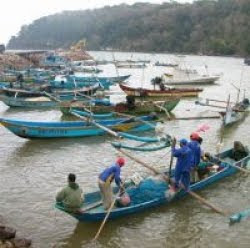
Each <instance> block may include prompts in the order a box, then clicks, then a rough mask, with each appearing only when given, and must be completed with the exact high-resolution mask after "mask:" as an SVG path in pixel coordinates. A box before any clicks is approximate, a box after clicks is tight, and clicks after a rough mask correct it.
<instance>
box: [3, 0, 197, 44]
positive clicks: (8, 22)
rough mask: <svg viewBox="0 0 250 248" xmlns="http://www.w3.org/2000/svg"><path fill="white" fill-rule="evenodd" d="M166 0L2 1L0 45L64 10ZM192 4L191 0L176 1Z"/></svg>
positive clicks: (165, 0)
mask: <svg viewBox="0 0 250 248" xmlns="http://www.w3.org/2000/svg"><path fill="white" fill-rule="evenodd" d="M167 1H168V0H2V1H1V14H0V44H1V43H4V44H7V42H8V41H9V39H10V38H11V36H12V35H16V34H17V33H18V32H19V31H20V28H21V26H22V25H25V24H30V23H32V21H34V20H36V19H38V18H40V17H42V16H47V15H51V14H55V13H58V12H62V11H64V10H81V9H82V10H85V9H94V8H101V7H103V6H105V5H111V6H112V5H118V4H121V3H126V4H133V3H135V2H150V3H156V4H157V3H163V2H167ZM177 1H178V2H182V3H184V2H192V1H193V0H177Z"/></svg>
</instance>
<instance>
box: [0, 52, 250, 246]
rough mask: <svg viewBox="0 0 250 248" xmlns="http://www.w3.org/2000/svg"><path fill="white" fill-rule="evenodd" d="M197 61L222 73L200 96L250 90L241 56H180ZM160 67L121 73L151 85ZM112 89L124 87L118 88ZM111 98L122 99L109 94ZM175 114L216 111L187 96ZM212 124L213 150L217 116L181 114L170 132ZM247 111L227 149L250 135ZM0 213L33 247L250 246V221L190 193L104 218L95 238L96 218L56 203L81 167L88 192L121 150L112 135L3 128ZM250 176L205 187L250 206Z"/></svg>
mask: <svg viewBox="0 0 250 248" xmlns="http://www.w3.org/2000/svg"><path fill="white" fill-rule="evenodd" d="M92 54H93V55H95V56H96V57H98V58H103V59H112V57H113V55H112V54H111V53H104V52H93V53H92ZM115 58H116V59H119V60H122V59H131V54H128V53H116V54H115ZM173 58H174V56H170V55H163V54H155V55H153V54H134V55H133V57H132V59H134V60H136V59H150V60H151V61H152V62H155V61H157V60H160V61H168V60H169V59H173ZM183 60H184V61H185V62H186V63H187V64H189V65H191V66H192V67H193V68H195V69H198V70H199V71H200V72H201V73H205V71H204V68H205V67H204V64H207V66H208V70H209V72H210V73H223V76H222V78H221V79H220V81H219V82H218V85H214V86H207V87H204V92H203V93H202V94H201V97H210V98H216V99H223V100H226V99H227V96H228V94H229V93H231V97H232V98H233V99H235V98H236V93H237V92H236V90H235V89H234V87H233V86H232V85H231V83H234V84H235V85H238V86H239V85H240V83H241V86H242V88H245V89H246V90H247V91H246V96H248V97H249V92H250V82H249V78H250V67H247V66H244V65H243V59H237V58H223V57H203V56H186V57H185V58H183V59H182V61H183ZM103 68H104V69H105V73H106V74H108V75H116V70H115V69H114V67H113V66H112V65H107V66H103ZM165 71H166V69H165V68H162V67H153V66H149V67H148V68H146V69H144V70H125V69H123V70H122V69H121V70H119V74H120V75H124V74H127V73H129V74H131V75H132V77H131V79H130V82H131V84H134V85H138V86H140V85H146V84H147V83H149V81H150V79H151V78H152V77H154V76H159V75H160V74H161V73H163V72H165ZM113 91H119V88H118V87H114V88H113ZM112 97H113V98H114V100H119V99H121V98H122V96H121V95H119V96H112ZM174 114H175V116H176V117H186V116H199V115H203V116H206V115H215V114H216V113H214V112H211V111H209V109H208V108H203V107H200V106H197V105H195V104H194V100H193V99H190V100H182V101H181V102H180V104H179V105H178V106H177V108H176V109H175V111H174ZM0 116H5V117H7V116H8V117H16V118H20V119H29V120H48V121H53V120H60V118H61V113H60V111H57V110H51V111H37V110H32V111H31V110H29V111H22V110H13V109H9V108H8V107H6V106H5V105H4V104H3V103H1V104H0ZM202 124H207V125H209V126H210V127H211V128H210V130H208V131H207V132H206V133H204V134H203V138H204V144H203V147H204V150H207V151H210V152H216V145H217V144H218V142H219V140H220V138H221V137H220V136H221V130H220V124H221V123H220V120H219V119H207V120H190V121H186V120H179V121H171V122H166V123H165V124H164V125H165V128H166V130H167V131H168V132H169V134H172V135H175V136H176V137H177V138H181V137H188V136H189V134H190V132H192V131H195V130H196V129H197V128H198V127H199V126H200V125H202ZM249 124H250V116H247V117H246V118H245V120H244V122H241V123H238V124H236V125H234V126H232V127H231V128H229V129H227V130H226V131H225V132H224V133H223V148H228V147H230V146H231V145H232V142H233V141H234V140H241V141H242V142H243V143H244V144H249V143H250V142H249V141H250V138H249V136H250V128H249ZM0 137H1V138H0V140H1V142H0V175H1V180H0V204H1V205H0V206H1V207H0V209H1V212H0V214H1V215H3V216H5V219H6V220H7V222H8V223H9V225H11V226H13V227H15V228H17V230H18V233H19V234H20V235H23V236H26V237H27V236H30V237H31V238H32V240H33V243H34V245H33V246H34V247H39V248H48V247H61V248H66V247H67V248H78V247H110V248H114V247H138V248H141V247H146V248H149V247H156V248H158V247H159V248H162V247H168V248H171V247H173V248H175V247H178V248H179V247H180V248H182V247H183V248H185V247H195V248H198V247H211V248H213V247H220V248H231V247H232V248H235V247H242V248H244V247H250V236H249V232H248V229H249V228H250V222H249V221H244V222H242V223H240V224H238V225H235V226H229V225H228V219H227V218H225V217H222V216H220V215H218V214H216V213H214V212H212V211H211V210H210V209H207V208H206V207H204V206H201V205H200V204H199V203H198V202H197V201H196V200H193V199H191V198H190V197H187V198H185V199H183V200H180V201H178V202H175V203H173V204H170V205H169V206H161V207H157V208H155V209H151V210H148V211H146V212H144V213H141V214H136V215H132V216H129V217H126V218H121V219H118V220H114V221H110V222H108V223H107V224H106V225H105V228H104V230H103V232H102V233H101V235H100V238H99V240H98V242H97V243H95V244H93V242H91V240H92V238H93V237H94V235H95V233H96V231H97V230H98V227H99V224H98V223H77V222H76V221H75V220H74V219H73V218H71V217H69V216H68V215H65V214H63V213H62V212H59V211H57V210H55V209H54V208H53V204H54V197H55V194H56V192H57V191H58V190H59V189H61V187H63V186H64V185H65V184H66V177H67V174H68V173H69V172H73V173H76V174H77V177H78V178H77V181H78V182H79V183H80V185H81V186H82V188H83V190H84V191H85V192H89V191H93V190H95V189H97V176H98V174H99V173H100V171H101V170H103V168H104V167H106V166H108V165H109V164H110V163H111V162H113V160H114V159H115V157H116V152H115V150H114V149H113V148H112V147H111V146H110V144H109V141H111V140H113V138H111V137H108V136H106V137H104V136H103V137H98V138H78V139H55V140H25V139H22V138H19V137H16V136H14V135H13V134H12V133H10V132H9V131H7V130H6V129H5V128H3V127H0ZM136 156H138V157H139V158H141V159H144V160H145V156H146V157H147V158H146V159H147V161H148V162H150V163H155V164H157V166H158V167H161V168H163V167H167V166H168V164H169V153H168V150H167V151H166V150H165V151H164V150H163V151H158V152H154V153H147V154H140V153H137V154H136ZM134 172H138V173H143V174H146V173H148V174H150V172H149V171H147V170H145V169H144V168H142V167H141V166H140V165H136V164H134V163H133V162H131V161H128V162H127V165H126V166H125V167H124V169H123V175H124V177H129V176H131V175H132V174H133V173H134ZM249 186H250V181H249V177H247V176H245V175H243V174H241V173H238V174H237V175H235V176H233V177H231V178H228V179H225V180H223V181H222V182H220V183H217V184H215V185H213V186H211V187H209V188H207V189H205V190H203V191H202V192H200V194H201V195H202V196H203V197H205V198H206V199H208V200H209V201H210V202H212V203H214V204H215V205H217V206H219V207H221V208H225V209H226V210H228V211H232V212H234V211H238V210H242V209H245V208H249V207H250V196H249Z"/></svg>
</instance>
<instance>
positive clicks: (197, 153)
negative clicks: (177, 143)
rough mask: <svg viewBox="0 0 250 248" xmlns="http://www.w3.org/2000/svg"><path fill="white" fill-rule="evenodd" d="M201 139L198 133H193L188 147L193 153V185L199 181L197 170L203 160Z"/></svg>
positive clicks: (191, 173) (191, 175)
mask: <svg viewBox="0 0 250 248" xmlns="http://www.w3.org/2000/svg"><path fill="white" fill-rule="evenodd" d="M200 141H201V137H200V136H199V134H198V133H191V135H190V142H189V143H188V147H189V148H190V150H191V151H192V159H191V172H190V177H191V179H190V180H191V183H195V182H197V181H198V180H199V177H198V173H197V168H198V165H199V163H200V160H201V147H200V144H201V142H200Z"/></svg>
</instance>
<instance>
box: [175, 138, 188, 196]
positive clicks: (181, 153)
mask: <svg viewBox="0 0 250 248" xmlns="http://www.w3.org/2000/svg"><path fill="white" fill-rule="evenodd" d="M175 146H176V139H175V138H174V139H173V143H172V156H173V157H176V158H177V161H176V165H175V172H174V178H175V184H174V186H172V191H174V192H176V191H177V190H178V189H179V188H180V186H181V185H182V186H184V188H185V190H186V191H188V190H189V185H190V170H191V159H192V152H191V149H190V148H189V147H188V141H187V140H186V139H181V140H180V148H178V149H177V148H175Z"/></svg>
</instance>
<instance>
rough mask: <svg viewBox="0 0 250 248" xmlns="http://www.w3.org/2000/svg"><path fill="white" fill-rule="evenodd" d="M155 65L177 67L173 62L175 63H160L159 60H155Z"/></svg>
mask: <svg viewBox="0 0 250 248" xmlns="http://www.w3.org/2000/svg"><path fill="white" fill-rule="evenodd" d="M155 66H166V67H177V66H178V64H175V63H161V62H159V61H157V62H155Z"/></svg>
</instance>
